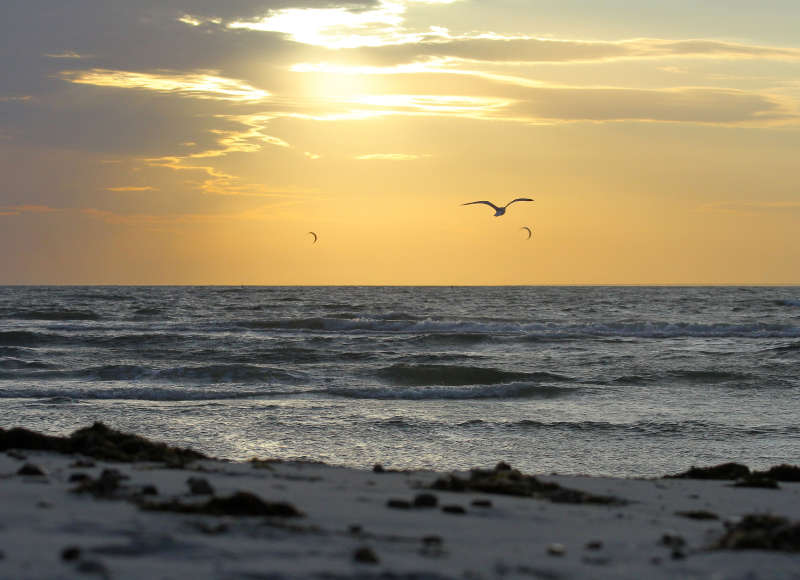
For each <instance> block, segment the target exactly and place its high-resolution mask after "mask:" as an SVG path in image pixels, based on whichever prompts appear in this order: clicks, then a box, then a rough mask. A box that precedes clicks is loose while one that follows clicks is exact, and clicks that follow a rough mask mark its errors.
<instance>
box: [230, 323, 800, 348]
mask: <svg viewBox="0 0 800 580" xmlns="http://www.w3.org/2000/svg"><path fill="white" fill-rule="evenodd" d="M235 324H236V325H237V326H239V327H244V328H248V329H252V330H283V331H315V332H359V331H370V332H385V333H405V334H418V335H422V336H419V337H415V338H414V340H422V341H426V340H427V341H435V340H441V341H463V342H465V343H469V342H480V341H483V340H486V339H489V338H493V337H495V336H498V335H499V336H503V335H511V336H512V337H513V336H514V335H516V336H517V337H519V338H522V339H523V340H533V341H535V340H537V339H564V338H604V337H612V338H626V337H627V338H684V337H697V338H724V337H732V338H734V337H735V338H795V337H798V338H800V326H797V325H792V324H768V323H756V324H726V323H719V324H697V323H689V322H650V321H643V322H609V323H595V324H556V323H517V322H508V321H501V322H485V321H461V322H459V321H445V320H431V319H424V320H407V319H397V320H394V319H386V318H380V317H364V318H338V317H337V318H325V317H309V318H286V319H270V320H241V321H238V322H236V323H235Z"/></svg>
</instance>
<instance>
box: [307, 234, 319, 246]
mask: <svg viewBox="0 0 800 580" xmlns="http://www.w3.org/2000/svg"><path fill="white" fill-rule="evenodd" d="M308 233H309V234H311V235H312V236H314V241H313V242H311V243H312V244H316V243H317V234H315V233H314V232H308Z"/></svg>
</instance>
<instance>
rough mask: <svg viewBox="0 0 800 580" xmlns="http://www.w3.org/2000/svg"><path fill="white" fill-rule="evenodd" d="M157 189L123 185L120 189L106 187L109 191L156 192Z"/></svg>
mask: <svg viewBox="0 0 800 580" xmlns="http://www.w3.org/2000/svg"><path fill="white" fill-rule="evenodd" d="M157 189H158V188H157V187H153V186H152V185H141V186H139V185H123V186H120V187H106V190H108V191H155V190H157Z"/></svg>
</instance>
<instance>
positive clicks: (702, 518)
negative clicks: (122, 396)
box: [0, 449, 800, 580]
mask: <svg viewBox="0 0 800 580" xmlns="http://www.w3.org/2000/svg"><path fill="white" fill-rule="evenodd" d="M437 482H438V483H437ZM754 483H755V484H756V485H767V484H771V482H767V483H764V481H755V482H754ZM551 484H553V485H551ZM777 485H778V487H777V488H768V487H736V486H734V485H733V482H732V481H730V480H696V479H656V480H633V479H614V478H601V477H579V476H555V475H549V476H537V477H536V478H533V477H529V476H524V475H522V474H519V473H518V472H516V471H515V470H513V469H510V468H509V467H508V466H506V465H503V464H501V465H499V466H497V467H495V468H492V469H487V470H483V471H476V472H473V473H461V474H443V473H432V472H391V471H381V470H377V471H364V470H355V469H347V468H341V467H333V466H328V465H323V464H314V463H292V462H290V463H283V462H268V461H259V462H248V463H232V462H226V461H220V460H214V459H194V458H191V457H182V458H181V460H180V461H175V460H174V457H173V460H170V461H169V465H167V464H165V463H163V462H161V461H137V462H125V463H120V462H110V461H105V460H99V459H89V458H86V457H85V455H80V454H76V453H74V452H70V453H59V452H54V451H47V450H41V449H40V450H30V449H8V450H6V452H5V453H2V454H0V500H1V501H2V515H0V552H1V553H2V557H0V578H91V577H94V578H192V579H193V580H199V579H202V578H256V579H258V578H419V579H423V578H548V579H561V578H609V579H616V578H637V579H638V578H714V579H727V578H731V579H733V578H741V579H745V578H747V579H753V578H765V579H766V578H770V579H771V578H800V552H799V551H798V550H800V526H798V525H796V522H797V521H798V520H800V495H799V494H800V483H796V482H780V483H779V484H777ZM459 488H465V490H464V491H454V489H459ZM478 488H480V489H482V490H483V491H477V489H478ZM492 492H504V493H492ZM510 493H521V494H523V495H509V494H510ZM254 514H257V515H254ZM753 515H755V516H758V517H755V518H753V517H747V516H753ZM778 517H782V518H786V520H785V521H784V520H780V519H778ZM737 523H738V525H739V528H736V525H737ZM744 528H747V529H744ZM759 542H761V543H759ZM726 546H728V547H726ZM754 546H755V547H764V546H766V547H772V548H775V547H777V548H781V549H770V550H765V549H741V548H745V547H754ZM733 547H736V548H737V549H731V548H733ZM792 550H794V551H792Z"/></svg>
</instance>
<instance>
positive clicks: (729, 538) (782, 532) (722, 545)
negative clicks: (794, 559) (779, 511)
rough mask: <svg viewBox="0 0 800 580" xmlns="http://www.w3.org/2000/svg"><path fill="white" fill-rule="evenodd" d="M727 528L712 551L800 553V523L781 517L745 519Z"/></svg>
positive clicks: (770, 516) (759, 515) (766, 516)
mask: <svg viewBox="0 0 800 580" xmlns="http://www.w3.org/2000/svg"><path fill="white" fill-rule="evenodd" d="M726 528H727V532H726V533H725V535H723V536H722V537H721V538H720V539H719V540H718V541H717V542H716V543H715V544H714V545H713V546H712V549H721V550H777V551H781V552H800V522H790V521H789V520H788V519H787V518H785V517H782V516H773V515H769V514H752V515H746V516H744V517H743V518H742V519H741V520H739V521H738V522H736V523H726Z"/></svg>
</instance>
